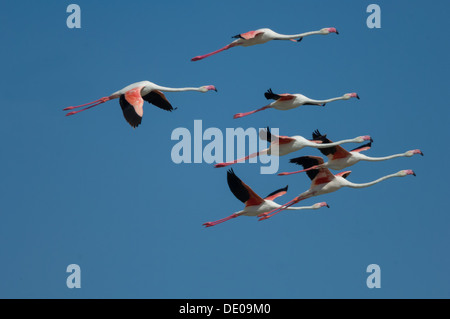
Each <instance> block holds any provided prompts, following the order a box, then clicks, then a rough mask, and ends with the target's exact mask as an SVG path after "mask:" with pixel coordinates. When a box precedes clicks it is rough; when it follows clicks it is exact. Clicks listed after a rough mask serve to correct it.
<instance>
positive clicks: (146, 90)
mask: <svg viewBox="0 0 450 319" xmlns="http://www.w3.org/2000/svg"><path fill="white" fill-rule="evenodd" d="M211 90H214V91H216V92H217V89H216V88H215V87H214V85H205V86H201V87H185V88H168V87H164V86H159V85H157V84H155V83H152V82H149V81H141V82H136V83H133V84H130V85H128V86H126V87H124V88H123V89H121V90H119V91H117V92H115V93H113V94H111V95H110V96H105V97H102V98H100V99H98V100H95V101H92V102H89V103H86V104H82V105H78V106H69V107H66V108H65V109H64V111H69V110H73V109H76V108H80V107H83V106H87V107H85V108H84V109H81V110H78V111H71V112H69V113H67V114H66V116H69V115H73V114H76V113H79V112H82V111H85V110H88V109H90V108H93V107H94V106H97V105H99V104H102V103H105V102H107V101H109V100H114V99H117V98H118V99H119V103H120V106H121V108H122V111H123V116H124V117H125V119H126V120H127V122H128V123H129V124H130V125H131V126H132V127H133V128H136V127H137V126H139V124H141V121H142V115H143V114H144V109H143V105H144V101H147V102H149V103H152V104H153V105H156V106H157V107H159V108H161V109H163V110H166V111H169V112H172V111H173V110H174V108H173V107H172V105H171V104H170V103H169V101H168V100H167V99H166V97H165V96H164V94H163V93H162V92H161V91H165V92H184V91H198V92H203V93H204V92H208V91H211ZM175 109H176V108H175Z"/></svg>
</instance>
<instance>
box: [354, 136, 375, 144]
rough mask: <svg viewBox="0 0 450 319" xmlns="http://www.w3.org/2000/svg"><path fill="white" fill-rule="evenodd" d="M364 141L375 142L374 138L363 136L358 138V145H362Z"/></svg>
mask: <svg viewBox="0 0 450 319" xmlns="http://www.w3.org/2000/svg"><path fill="white" fill-rule="evenodd" d="M364 141H370V142H373V139H372V137H370V135H363V136H359V137H357V138H356V142H357V143H362V142H364Z"/></svg>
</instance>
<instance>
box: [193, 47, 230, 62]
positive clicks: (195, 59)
mask: <svg viewBox="0 0 450 319" xmlns="http://www.w3.org/2000/svg"><path fill="white" fill-rule="evenodd" d="M234 46H235V45H233V44H229V45H226V46H224V47H223V48H222V49H219V50H217V51H214V52H211V53H208V54H205V55H199V56H196V57H193V58H192V59H191V61H198V60H203V59H204V58H207V57H209V56H211V55H214V54H217V53H219V52H222V51H225V50H228V49H229V48H232V47H234Z"/></svg>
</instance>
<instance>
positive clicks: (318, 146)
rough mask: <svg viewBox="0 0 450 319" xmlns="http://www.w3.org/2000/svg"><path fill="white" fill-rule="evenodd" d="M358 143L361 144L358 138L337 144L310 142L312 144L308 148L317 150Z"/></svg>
mask: <svg viewBox="0 0 450 319" xmlns="http://www.w3.org/2000/svg"><path fill="white" fill-rule="evenodd" d="M358 142H359V140H358V139H357V138H352V139H348V140H341V141H337V142H333V143H323V144H318V143H314V142H310V143H311V144H310V145H308V146H311V147H315V148H327V147H333V146H338V145H341V144H344V143H358Z"/></svg>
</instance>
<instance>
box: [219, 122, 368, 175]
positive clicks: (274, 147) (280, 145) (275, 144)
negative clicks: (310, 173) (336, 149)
mask: <svg viewBox="0 0 450 319" xmlns="http://www.w3.org/2000/svg"><path fill="white" fill-rule="evenodd" d="M259 137H260V138H261V139H262V140H265V141H268V142H269V143H270V145H269V148H266V149H264V150H261V151H259V152H256V153H253V154H250V155H249V156H246V157H243V158H240V159H237V160H234V161H231V162H226V163H218V164H215V165H214V166H215V167H225V166H228V165H232V164H236V163H239V162H243V161H246V160H248V159H250V158H254V157H257V156H260V155H278V156H282V155H286V154H289V153H292V152H295V151H298V150H301V149H302V148H304V147H313V148H319V149H321V148H328V147H332V146H337V145H340V144H343V143H362V142H364V141H369V140H370V141H372V138H371V137H370V136H368V135H364V136H359V137H356V138H353V139H347V140H341V141H339V142H335V143H330V144H322V141H320V140H307V139H306V138H304V137H302V136H299V135H296V136H278V135H274V134H272V133H271V132H270V129H269V127H267V129H265V130H261V131H260V132H259Z"/></svg>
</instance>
